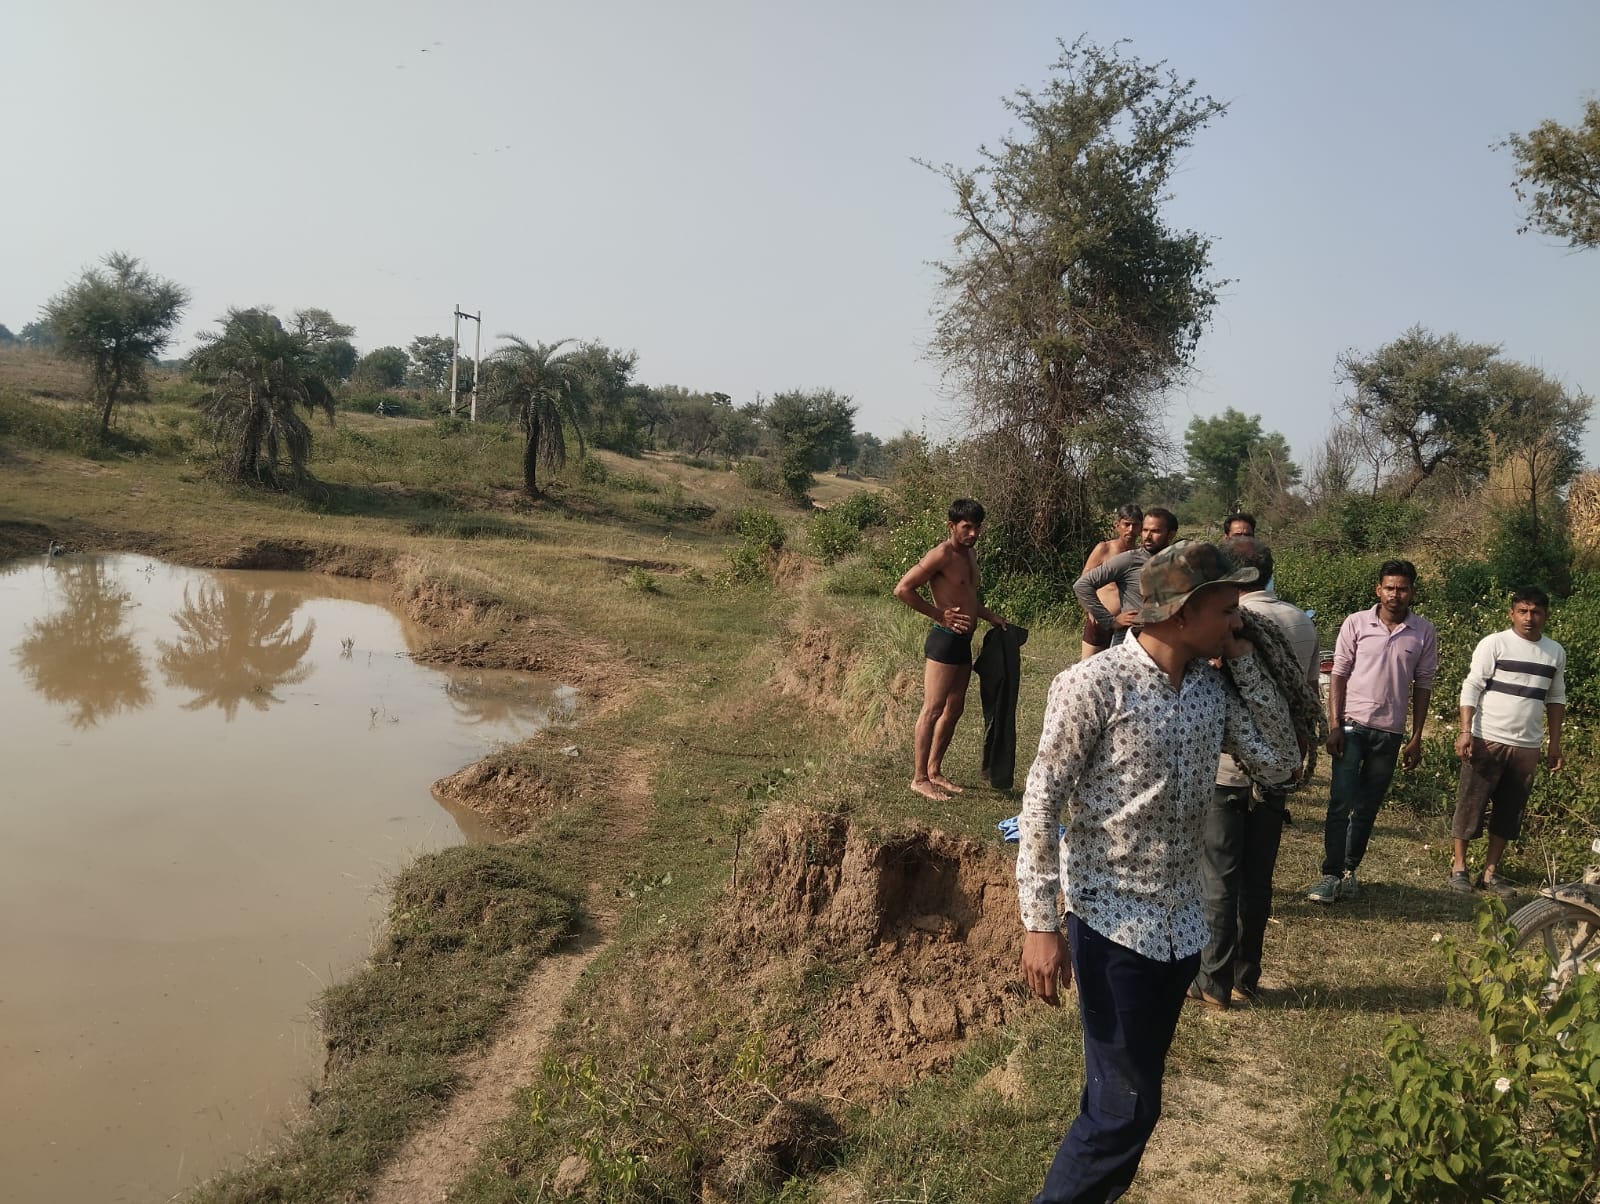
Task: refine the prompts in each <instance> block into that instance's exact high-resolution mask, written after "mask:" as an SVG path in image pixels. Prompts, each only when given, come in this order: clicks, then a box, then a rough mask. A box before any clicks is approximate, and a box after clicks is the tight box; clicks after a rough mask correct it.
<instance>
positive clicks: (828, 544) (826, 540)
mask: <svg viewBox="0 0 1600 1204" xmlns="http://www.w3.org/2000/svg"><path fill="white" fill-rule="evenodd" d="M806 546H807V550H808V551H810V553H811V554H812V555H813V556H815V557H816V558H817V559H818V560H820V561H822V563H823V564H832V563H833V562H834V561H836V560H841V559H843V558H844V557H846V556H848V555H850V554H851V553H852V552H854V551H856V550H857V549H858V548H860V547H861V528H860V527H858V526H856V525H855V523H854V522H852V521H851V519H850V516H849V515H847V514H842V513H840V511H839V510H838V509H837V508H836V509H833V510H822V511H819V512H818V513H816V514H814V515H812V517H811V521H810V522H809V523H808V524H807V525H806Z"/></svg>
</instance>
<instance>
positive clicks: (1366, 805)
mask: <svg viewBox="0 0 1600 1204" xmlns="http://www.w3.org/2000/svg"><path fill="white" fill-rule="evenodd" d="M1416 589H1417V569H1416V566H1415V565H1413V564H1412V563H1411V562H1410V561H1409V560H1386V561H1384V562H1383V564H1382V566H1381V567H1380V568H1379V569H1378V587H1377V595H1378V604H1377V605H1376V606H1374V607H1373V608H1372V609H1371V610H1361V611H1357V612H1356V613H1355V614H1353V615H1351V616H1350V617H1349V618H1347V619H1346V620H1345V621H1344V624H1343V626H1341V627H1340V628H1339V638H1338V640H1337V641H1336V642H1335V644H1334V648H1333V675H1332V683H1331V685H1330V687H1329V690H1328V755H1329V756H1331V757H1332V758H1333V765H1332V768H1331V770H1330V774H1331V777H1332V782H1331V784H1330V786H1329V789H1328V818H1327V821H1326V823H1325V825H1324V827H1323V830H1322V849H1323V855H1322V877H1321V878H1319V879H1317V881H1316V882H1315V883H1314V884H1313V885H1312V887H1311V889H1310V890H1309V891H1307V892H1306V898H1308V899H1310V900H1311V901H1312V902H1313V903H1334V902H1337V901H1338V900H1339V899H1353V898H1355V896H1356V893H1357V891H1358V889H1359V888H1358V886H1357V885H1356V869H1357V868H1358V867H1359V866H1360V865H1361V858H1362V856H1363V855H1364V854H1365V853H1366V851H1367V841H1368V840H1370V839H1371V838H1372V825H1373V822H1374V821H1375V820H1376V819H1377V817H1378V808H1379V807H1381V806H1382V805H1383V796H1384V794H1385V793H1386V792H1387V791H1388V789H1389V782H1390V780H1391V779H1392V778H1393V777H1394V766H1395V761H1396V760H1399V762H1400V764H1401V765H1402V766H1403V767H1404V768H1405V770H1406V771H1407V772H1409V771H1411V770H1413V769H1415V768H1416V767H1417V766H1418V765H1419V764H1421V762H1422V727H1423V724H1424V723H1425V722H1426V721H1427V718H1428V696H1429V695H1430V694H1432V693H1433V678H1434V674H1435V673H1436V672H1437V671H1438V668H1439V633H1438V632H1437V631H1436V630H1434V626H1433V624H1432V623H1430V622H1428V620H1427V619H1424V618H1423V617H1422V616H1421V615H1416V614H1412V613H1411V599H1412V598H1413V596H1415V594H1416ZM1408 702H1409V703H1410V707H1411V738H1410V739H1409V740H1407V739H1405V731H1406V705H1407V703H1408Z"/></svg>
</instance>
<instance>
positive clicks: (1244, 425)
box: [1183, 406, 1261, 508]
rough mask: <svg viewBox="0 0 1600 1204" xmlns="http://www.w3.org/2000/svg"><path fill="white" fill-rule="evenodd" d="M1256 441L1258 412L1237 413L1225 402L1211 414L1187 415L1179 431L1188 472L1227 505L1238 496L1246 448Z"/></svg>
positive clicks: (1258, 435)
mask: <svg viewBox="0 0 1600 1204" xmlns="http://www.w3.org/2000/svg"><path fill="white" fill-rule="evenodd" d="M1259 442H1261V416H1260V415H1259V414H1241V413H1240V412H1239V411H1238V410H1236V409H1234V408H1233V407H1232V406H1229V407H1228V408H1227V409H1225V410H1223V411H1222V413H1220V414H1218V415H1217V416H1216V417H1214V418H1199V417H1196V418H1194V419H1191V420H1190V422H1189V426H1188V429H1187V430H1185V431H1184V433H1183V450H1184V451H1185V452H1186V453H1187V454H1188V457H1189V476H1190V477H1191V478H1193V480H1194V481H1195V483H1196V484H1198V485H1203V486H1204V487H1206V488H1207V489H1209V490H1210V491H1211V492H1212V493H1213V494H1215V495H1216V499H1217V501H1218V502H1220V503H1221V504H1222V505H1223V506H1226V507H1230V508H1231V507H1232V505H1233V503H1234V502H1236V501H1238V500H1239V473H1240V471H1241V470H1242V469H1243V468H1244V466H1245V465H1246V464H1248V463H1249V462H1250V449H1251V448H1252V447H1254V446H1255V445H1256V444H1257V443H1259Z"/></svg>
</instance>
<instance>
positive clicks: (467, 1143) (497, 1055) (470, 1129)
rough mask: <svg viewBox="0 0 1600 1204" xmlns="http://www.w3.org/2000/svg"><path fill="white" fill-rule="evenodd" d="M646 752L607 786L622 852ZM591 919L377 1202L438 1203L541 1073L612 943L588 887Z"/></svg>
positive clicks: (531, 984)
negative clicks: (555, 1036)
mask: <svg viewBox="0 0 1600 1204" xmlns="http://www.w3.org/2000/svg"><path fill="white" fill-rule="evenodd" d="M648 765H649V761H648V756H647V754H646V752H645V751H644V750H641V749H634V750H631V751H629V752H628V753H626V754H624V755H623V756H622V757H621V758H619V760H618V763H617V767H616V770H615V772H614V773H613V774H612V779H611V785H612V788H613V791H614V798H615V801H616V803H615V807H614V808H613V809H612V810H610V811H609V812H608V821H609V822H608V823H607V824H606V825H604V829H605V830H606V831H607V832H608V837H607V842H608V843H609V844H612V845H614V846H615V849H616V852H617V854H618V856H619V857H621V856H622V855H623V854H624V853H625V852H626V850H627V849H628V847H629V846H630V845H632V844H633V843H634V842H635V841H636V840H638V839H639V838H640V837H641V836H642V835H643V834H644V830H645V824H646V822H647V821H648V819H649V815H650V810H651V807H652V805H653V799H652V795H651V792H650V775H649V770H648ZM589 914H590V916H591V922H590V923H589V924H588V925H587V926H586V927H585V929H584V930H583V931H582V932H581V933H580V934H579V936H578V938H577V939H576V940H575V941H573V942H572V943H571V944H569V945H568V946H566V947H565V948H563V949H562V950H561V951H560V952H559V953H556V954H553V955H552V956H550V957H548V958H546V959H545V960H544V961H543V962H541V963H540V965H539V967H538V968H537V969H536V970H535V971H534V972H533V974H532V975H531V976H530V977H529V979H528V981H527V983H525V984H524V985H523V988H522V992H521V994H520V995H519V996H518V998H517V1002H516V1003H515V1005H513V1007H512V1009H511V1011H510V1012H509V1013H508V1014H507V1016H506V1021H505V1026H504V1028H503V1029H502V1030H501V1033H500V1035H499V1037H497V1038H496V1039H495V1041H494V1043H493V1044H492V1045H491V1046H490V1047H489V1048H488V1049H487V1050H485V1051H484V1052H483V1053H482V1054H480V1055H478V1056H477V1057H476V1058H474V1059H473V1060H472V1061H471V1062H470V1063H468V1064H467V1065H466V1066H464V1067H463V1070H462V1076H463V1086H462V1088H461V1089H460V1090H459V1091H458V1092H457V1093H456V1094H455V1096H453V1097H452V1098H451V1100H450V1103H449V1104H448V1105H447V1106H446V1107H445V1110H444V1112H443V1113H442V1114H441V1115H440V1116H439V1117H438V1118H437V1119H435V1120H434V1121H433V1122H432V1123H430V1124H429V1125H428V1126H427V1127H426V1128H424V1129H421V1130H419V1131H417V1132H416V1133H413V1134H412V1135H411V1136H410V1137H409V1138H408V1139H407V1140H406V1142H405V1144H404V1145H402V1146H401V1147H400V1149H399V1150H398V1151H397V1152H396V1154H395V1155H394V1157H393V1158H392V1159H391V1160H390V1162H389V1165H388V1166H387V1167H386V1168H385V1169H384V1171H383V1173H382V1174H381V1175H379V1177H378V1180H377V1182H376V1183H375V1184H373V1187H372V1195H371V1199H372V1200H374V1201H376V1202H377V1204H438V1202H439V1201H441V1200H443V1199H445V1198H446V1197H447V1196H448V1195H449V1194H450V1190H451V1188H453V1187H454V1186H455V1185H456V1184H457V1183H458V1182H459V1181H460V1180H461V1178H462V1177H463V1176H464V1175H465V1174H466V1173H467V1171H468V1170H469V1169H470V1168H471V1166H472V1165H473V1163H474V1162H475V1161H476V1160H477V1158H478V1155H479V1153H480V1152H481V1151H482V1149H483V1147H484V1144H485V1142H487V1141H488V1139H489V1137H490V1136H491V1135H492V1134H493V1132H494V1129H495V1126H496V1125H498V1124H499V1123H500V1122H501V1121H503V1120H504V1119H505V1118H506V1117H508V1116H509V1115H510V1114H511V1107H512V1103H513V1101H514V1099H515V1097H516V1092H517V1089H518V1088H520V1087H525V1086H527V1085H528V1084H530V1083H532V1082H533V1081H534V1079H535V1078H536V1077H537V1076H538V1074H539V1068H540V1065H541V1063H542V1062H543V1060H544V1053H545V1048H546V1046H547V1045H548V1043H549V1040H550V1034H551V1033H552V1032H554V1031H555V1027H556V1023H557V1022H558V1021H559V1020H560V1018H561V1010H562V1006H563V1005H564V1004H565V1002H566V999H567V996H568V995H570V994H571V993H572V991H573V989H574V988H575V987H576V986H577V984H578V980H579V978H581V977H582V976H583V972H584V970H586V969H587V968H588V967H589V965H590V963H591V962H593V961H594V959H595V958H596V957H598V956H599V955H600V954H601V953H602V952H603V951H604V950H605V948H606V946H607V945H608V944H610V942H611V935H612V932H613V931H614V930H615V926H616V916H615V914H613V913H612V912H611V911H610V910H609V909H608V908H606V907H605V906H604V905H603V904H601V902H600V893H599V892H598V891H596V892H594V893H592V894H591V897H590V908H589Z"/></svg>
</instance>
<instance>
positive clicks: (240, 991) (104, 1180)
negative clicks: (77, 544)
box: [0, 556, 573, 1204]
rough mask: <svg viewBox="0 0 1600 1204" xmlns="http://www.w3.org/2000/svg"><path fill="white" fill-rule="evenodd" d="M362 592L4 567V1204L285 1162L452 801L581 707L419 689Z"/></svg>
mask: <svg viewBox="0 0 1600 1204" xmlns="http://www.w3.org/2000/svg"><path fill="white" fill-rule="evenodd" d="M382 597H383V595H382V592H381V591H380V590H379V589H377V588H376V587H373V586H371V585H370V584H369V583H365V582H352V581H343V580H339V579H335V578H327V577H322V576H318V575H314V574H303V573H244V572H206V571H201V570H193V569H185V568H178V567H174V566H171V565H166V564H161V563H158V562H156V561H151V560H146V559H143V558H140V557H131V556H121V557H107V558H95V557H86V556H62V557H58V558H56V559H55V560H53V561H48V562H47V561H45V560H44V559H42V558H41V559H37V560H24V561H12V562H10V563H8V564H3V565H0V664H3V665H4V668H3V669H0V824H3V831H4V840H3V841H0V1200H3V1201H28V1202H29V1204H34V1202H39V1204H55V1202H58V1201H59V1202H62V1204H67V1202H70V1204H82V1202H85V1201H155V1200H166V1199H168V1198H169V1197H170V1196H171V1195H173V1193H175V1192H177V1191H179V1190H180V1189H181V1188H184V1187H187V1186H190V1185H192V1184H193V1183H194V1182H196V1181H197V1180H198V1179H200V1178H202V1177H204V1176H205V1175H206V1174H208V1173H210V1172H213V1171H215V1170H217V1169H218V1168H220V1167H222V1166H225V1165H229V1164H233V1163H236V1162H237V1161H239V1159H240V1158H241V1157H242V1155H243V1154H244V1153H246V1152H248V1151H251V1150H253V1149H257V1148H259V1147H260V1146H262V1145H264V1144H266V1143H268V1142H270V1141H271V1140H272V1139H273V1138H274V1137H275V1136H276V1135H278V1134H279V1133H281V1131H282V1127H283V1125H284V1124H285V1123H286V1122H287V1121H288V1120H289V1119H291V1118H292V1116H293V1114H294V1112H295V1111H296V1110H297V1108H299V1107H300V1106H301V1105H302V1104H303V1101H304V1099H305V1093H306V1088H307V1086H308V1084H310V1083H311V1082H313V1081H314V1080H315V1077H316V1074H317V1070H318V1066H319V1063H320V1058H321V1050H320V1046H319V1041H318V1036H317V1033H316V1030H315V1026H314V1024H313V1023H312V1022H311V1020H310V1016H309V1012H308V1004H309V1002H310V1001H311V1000H312V998H313V997H314V996H315V995H316V994H317V993H318V992H319V991H320V990H321V989H322V987H323V986H325V985H326V984H327V983H329V982H331V981H332V980H334V979H335V978H338V977H340V976H342V975H344V974H345V973H347V972H348V971H349V970H351V969H352V968H353V967H354V966H356V965H358V964H359V963H360V961H361V959H362V957H363V956H364V955H365V954H366V953H367V952H368V950H369V949H370V947H371V942H372V938H373V935H374V932H375V930H376V925H377V923H378V921H379V919H380V917H381V915H382V913H383V907H384V884H385V882H386V881H387V880H388V878H389V877H390V876H391V875H392V873H393V872H394V871H395V870H396V869H397V868H399V867H400V866H402V865H404V864H405V863H406V862H408V861H409V860H411V859H412V858H413V857H414V856H415V855H416V854H418V853H420V852H422V851H424V850H428V849H435V848H440V847H443V846H445V845H450V844H457V843H460V842H461V841H463V840H469V841H471V840H479V839H484V838H487V837H489V836H490V835H492V834H491V833H489V832H487V831H485V830H484V829H483V828H482V827H481V826H479V825H477V824H475V823H474V821H473V818H472V817H471V816H470V815H466V814H453V813H449V812H446V811H445V810H443V809H441V807H440V806H439V805H438V804H437V803H436V802H435V801H434V800H433V798H432V796H431V794H430V793H429V786H430V784H431V783H432V782H433V781H434V780H435V779H437V778H439V777H442V776H444V775H445V774H448V773H451V772H453V771H455V770H456V769H459V768H460V767H461V766H463V765H465V764H467V763H469V762H471V761H473V760H476V759H477V758H478V757H480V756H482V755H483V754H484V753H485V752H486V751H487V750H488V749H489V748H490V747H491V746H492V745H493V744H494V743H495V742H497V741H501V742H503V741H510V740H517V739H521V738H523V737H525V736H527V735H529V734H531V733H532V732H533V731H535V730H537V729H538V728H539V727H541V726H545V725H548V724H550V723H552V722H555V723H564V722H567V721H568V720H569V719H570V717H571V710H572V706H573V696H572V694H571V691H569V690H564V689H562V688H559V687H554V686H552V684H551V683H548V682H541V681H539V680H537V679H533V678H530V677H528V676H526V675H520V674H499V675H496V674H487V673H482V672H471V673H454V674H447V673H441V672H439V671H437V670H433V669H427V668H423V667H421V666H418V665H416V664H414V663H413V662H412V661H411V660H410V659H409V657H408V655H407V647H408V645H407V630H406V627H405V625H404V624H403V623H402V621H401V620H400V619H399V618H398V617H397V616H396V615H395V614H393V613H392V612H390V611H389V610H387V609H384V607H383V606H382V605H380V604H379V603H380V602H381V600H382Z"/></svg>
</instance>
